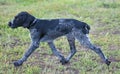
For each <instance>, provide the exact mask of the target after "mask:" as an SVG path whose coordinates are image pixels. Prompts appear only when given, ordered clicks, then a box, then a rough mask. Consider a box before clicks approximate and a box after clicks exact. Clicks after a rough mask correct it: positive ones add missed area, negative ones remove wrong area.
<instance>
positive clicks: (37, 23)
mask: <svg viewBox="0 0 120 74" xmlns="http://www.w3.org/2000/svg"><path fill="white" fill-rule="evenodd" d="M8 25H9V26H10V27H11V28H17V27H24V28H27V29H29V31H30V35H31V40H32V42H31V45H30V47H29V49H28V50H27V51H26V53H25V54H24V55H23V57H22V58H21V59H19V60H18V61H15V62H14V66H20V65H22V64H23V62H24V61H26V60H27V58H28V57H29V56H30V55H31V53H32V52H33V51H35V49H36V48H38V47H39V44H40V42H47V43H48V45H49V46H50V48H51V50H52V52H53V54H54V55H56V56H57V57H58V58H59V60H60V62H61V63H62V64H66V63H68V62H69V60H70V59H71V58H72V57H73V55H74V54H75V53H76V47H75V38H76V39H77V40H79V42H80V43H81V45H83V46H85V47H87V48H90V49H91V50H93V51H94V52H96V53H97V54H98V55H99V56H100V57H101V59H102V60H103V61H104V62H105V63H106V64H107V65H108V66H109V65H110V63H111V62H110V61H109V60H108V59H107V58H106V57H105V55H104V54H103V52H102V51H101V49H100V48H98V47H96V46H95V45H93V44H92V43H91V42H90V39H89V38H88V36H87V34H88V33H89V30H90V26H89V25H87V24H86V23H84V22H81V21H78V20H75V19H36V18H35V17H34V16H32V15H31V14H29V13H28V12H20V13H18V15H16V16H15V17H14V19H13V20H12V21H10V22H9V24H8ZM61 36H66V37H67V40H68V42H69V45H70V53H69V55H68V57H66V58H65V57H64V56H63V55H62V54H61V53H60V52H58V51H57V49H56V48H55V45H54V43H53V40H55V39H56V38H58V37H61Z"/></svg>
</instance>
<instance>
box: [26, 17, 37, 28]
mask: <svg viewBox="0 0 120 74" xmlns="http://www.w3.org/2000/svg"><path fill="white" fill-rule="evenodd" d="M36 21H37V19H36V18H35V19H34V20H33V21H32V22H31V24H30V25H29V27H28V29H30V28H31V27H33V26H34V25H35V23H36Z"/></svg>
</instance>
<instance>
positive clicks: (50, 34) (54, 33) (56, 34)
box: [40, 31, 66, 42]
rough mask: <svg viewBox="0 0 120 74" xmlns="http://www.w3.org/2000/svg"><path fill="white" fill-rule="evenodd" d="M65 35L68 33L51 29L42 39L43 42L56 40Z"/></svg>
mask: <svg viewBox="0 0 120 74" xmlns="http://www.w3.org/2000/svg"><path fill="white" fill-rule="evenodd" d="M64 35H66V33H63V32H58V31H50V32H48V33H47V34H46V35H44V36H43V37H42V38H41V40H40V41H41V42H51V41H53V40H55V39H56V38H58V37H61V36H64Z"/></svg>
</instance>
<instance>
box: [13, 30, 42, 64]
mask: <svg viewBox="0 0 120 74" xmlns="http://www.w3.org/2000/svg"><path fill="white" fill-rule="evenodd" d="M31 40H32V42H31V45H30V47H29V49H28V50H27V51H26V52H25V54H24V55H23V57H22V58H21V59H19V60H18V61H15V62H14V66H20V65H22V64H23V62H24V61H26V60H27V58H28V57H29V56H30V55H31V54H32V52H33V51H34V50H35V49H36V48H38V47H39V44H40V33H39V32H38V31H37V30H32V31H31Z"/></svg>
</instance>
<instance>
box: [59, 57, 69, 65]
mask: <svg viewBox="0 0 120 74" xmlns="http://www.w3.org/2000/svg"><path fill="white" fill-rule="evenodd" d="M60 62H61V63H62V65H65V64H67V63H68V62H69V61H67V60H66V59H65V58H63V59H61V60H60Z"/></svg>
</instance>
